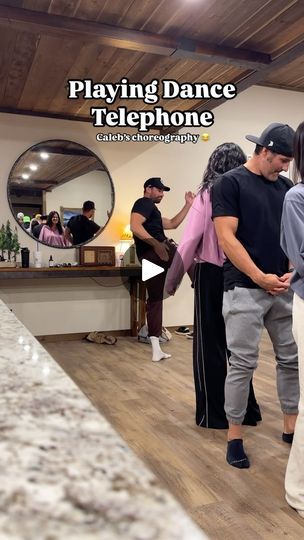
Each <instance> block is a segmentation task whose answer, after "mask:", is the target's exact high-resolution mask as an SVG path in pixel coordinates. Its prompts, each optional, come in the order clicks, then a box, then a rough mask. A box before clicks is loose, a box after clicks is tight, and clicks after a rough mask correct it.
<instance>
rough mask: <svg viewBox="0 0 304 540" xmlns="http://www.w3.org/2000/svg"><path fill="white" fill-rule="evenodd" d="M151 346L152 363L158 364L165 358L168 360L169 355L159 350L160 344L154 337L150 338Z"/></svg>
mask: <svg viewBox="0 0 304 540" xmlns="http://www.w3.org/2000/svg"><path fill="white" fill-rule="evenodd" d="M150 340H151V345H152V353H153V355H152V361H153V362H159V361H160V360H164V359H165V358H170V357H171V354H166V353H164V351H162V350H161V348H160V344H159V338H158V337H156V336H150Z"/></svg>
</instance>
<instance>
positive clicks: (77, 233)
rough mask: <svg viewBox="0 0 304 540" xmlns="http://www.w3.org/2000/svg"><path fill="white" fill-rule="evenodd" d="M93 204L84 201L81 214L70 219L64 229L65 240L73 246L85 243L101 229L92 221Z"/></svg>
mask: <svg viewBox="0 0 304 540" xmlns="http://www.w3.org/2000/svg"><path fill="white" fill-rule="evenodd" d="M94 214H95V204H94V202H93V201H85V202H84V203H83V205H82V214H78V215H77V216H73V217H71V219H69V221H68V222H67V226H66V228H65V233H64V234H65V238H66V239H67V240H68V241H69V242H71V243H72V244H73V245H74V246H76V245H79V244H83V243H84V242H87V241H88V240H90V239H91V238H93V237H94V236H96V235H97V234H98V233H99V232H100V231H101V227H100V226H99V225H97V223H95V221H94Z"/></svg>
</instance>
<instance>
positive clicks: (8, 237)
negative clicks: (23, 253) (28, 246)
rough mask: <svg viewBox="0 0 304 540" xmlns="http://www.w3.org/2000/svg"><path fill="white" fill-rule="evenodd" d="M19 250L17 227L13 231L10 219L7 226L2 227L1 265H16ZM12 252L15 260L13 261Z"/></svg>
mask: <svg viewBox="0 0 304 540" xmlns="http://www.w3.org/2000/svg"><path fill="white" fill-rule="evenodd" d="M19 251H20V244H19V240H18V233H17V228H15V231H14V232H12V229H11V224H10V221H9V220H7V222H6V226H5V225H2V226H1V228H0V252H1V255H0V266H1V267H2V268H3V267H4V268H5V267H14V266H16V258H17V254H18V253H19ZM6 253H7V257H6ZM12 253H13V254H14V255H13V259H14V260H13V261H11V256H12Z"/></svg>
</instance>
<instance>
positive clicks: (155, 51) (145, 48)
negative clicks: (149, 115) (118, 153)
mask: <svg viewBox="0 0 304 540" xmlns="http://www.w3.org/2000/svg"><path fill="white" fill-rule="evenodd" d="M303 28H304V0H225V1H223V0H11V1H8V0H6V1H5V0H0V68H1V70H0V111H2V112H13V113H18V112H19V113H23V114H24V113H25V114H33V115H45V116H53V117H58V118H69V119H74V120H84V121H90V122H92V117H91V115H90V107H92V106H101V103H100V100H94V101H92V100H84V99H77V100H68V99H67V80H68V79H70V78H77V79H78V78H79V79H84V78H90V79H92V80H93V81H94V82H96V83H97V82H100V83H105V82H108V83H110V82H112V83H115V82H119V81H120V79H121V78H123V77H127V78H128V79H129V81H130V82H142V83H148V82H150V81H151V80H152V79H160V80H161V79H175V80H177V81H179V82H193V83H194V82H198V83H209V84H210V83H214V82H221V83H227V82H234V83H236V84H237V88H238V91H239V92H240V91H242V90H244V89H246V88H249V87H250V86H251V85H252V84H262V85H267V86H273V87H276V88H286V89H289V90H296V91H301V92H303V91H304V70H303V65H304V36H303ZM220 103H221V101H219V100H212V99H210V100H209V101H208V100H206V99H205V100H201V99H198V100H195V101H194V102H193V101H190V100H188V99H183V100H182V99H178V98H176V99H174V100H160V102H158V104H157V105H158V106H163V107H164V108H165V109H166V110H167V111H171V110H177V109H179V110H190V109H197V110H200V111H202V110H204V109H212V108H214V107H215V106H217V105H219V104H220ZM107 106H108V108H113V109H116V108H117V107H119V106H127V107H130V105H129V102H127V101H126V100H123V99H119V100H116V101H115V103H114V104H112V105H107ZM153 106H154V105H149V104H144V103H143V102H142V101H141V100H137V101H136V102H133V103H132V109H141V110H144V109H146V110H147V109H149V108H152V107H153Z"/></svg>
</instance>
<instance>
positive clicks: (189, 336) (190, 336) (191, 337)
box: [186, 330, 193, 339]
mask: <svg viewBox="0 0 304 540" xmlns="http://www.w3.org/2000/svg"><path fill="white" fill-rule="evenodd" d="M186 337H187V338H188V339H193V330H191V332H189V334H187V336H186Z"/></svg>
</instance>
